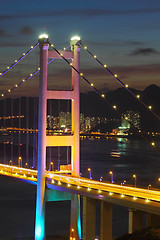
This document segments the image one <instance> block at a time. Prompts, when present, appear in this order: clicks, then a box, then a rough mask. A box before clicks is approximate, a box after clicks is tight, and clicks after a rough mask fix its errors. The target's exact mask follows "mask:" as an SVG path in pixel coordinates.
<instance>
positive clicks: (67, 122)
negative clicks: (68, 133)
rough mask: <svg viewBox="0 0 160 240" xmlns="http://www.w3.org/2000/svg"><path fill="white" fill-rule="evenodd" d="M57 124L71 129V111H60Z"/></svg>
mask: <svg viewBox="0 0 160 240" xmlns="http://www.w3.org/2000/svg"><path fill="white" fill-rule="evenodd" d="M59 124H60V128H69V129H71V113H70V112H60V115H59Z"/></svg>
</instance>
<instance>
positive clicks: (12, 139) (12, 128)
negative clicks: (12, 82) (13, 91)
mask: <svg viewBox="0 0 160 240" xmlns="http://www.w3.org/2000/svg"><path fill="white" fill-rule="evenodd" d="M11 129H12V130H11V161H12V163H13V96H12V98H11Z"/></svg>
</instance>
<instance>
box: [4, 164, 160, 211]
mask: <svg viewBox="0 0 160 240" xmlns="http://www.w3.org/2000/svg"><path fill="white" fill-rule="evenodd" d="M66 173H67V172H66ZM66 173H65V172H59V173H55V172H51V171H46V185H47V187H48V188H51V189H57V190H60V191H65V192H69V193H75V194H79V195H82V196H88V197H92V198H97V199H103V200H105V201H109V202H112V203H115V204H118V205H123V206H126V207H131V208H132V207H133V208H136V209H140V210H144V211H148V212H152V213H153V212H154V213H156V214H159V215H160V191H159V190H148V189H143V188H138V187H129V186H122V185H118V184H110V183H105V182H100V181H95V180H91V179H87V178H82V177H81V178H78V177H72V176H71V175H70V174H66ZM0 174H1V175H6V176H10V177H16V178H19V179H23V180H26V181H29V182H31V183H33V184H35V183H36V181H37V170H33V169H27V168H19V167H16V166H11V165H5V164H0ZM146 206H149V208H148V207H147V208H148V210H146Z"/></svg>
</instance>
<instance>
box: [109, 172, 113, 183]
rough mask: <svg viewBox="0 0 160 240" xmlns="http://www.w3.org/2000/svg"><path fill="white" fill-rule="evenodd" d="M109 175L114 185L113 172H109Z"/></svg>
mask: <svg viewBox="0 0 160 240" xmlns="http://www.w3.org/2000/svg"><path fill="white" fill-rule="evenodd" d="M109 174H110V175H111V183H114V180H113V172H112V171H109Z"/></svg>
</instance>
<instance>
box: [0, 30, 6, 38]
mask: <svg viewBox="0 0 160 240" xmlns="http://www.w3.org/2000/svg"><path fill="white" fill-rule="evenodd" d="M5 36H6V33H5V31H4V30H3V29H0V37H5Z"/></svg>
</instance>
